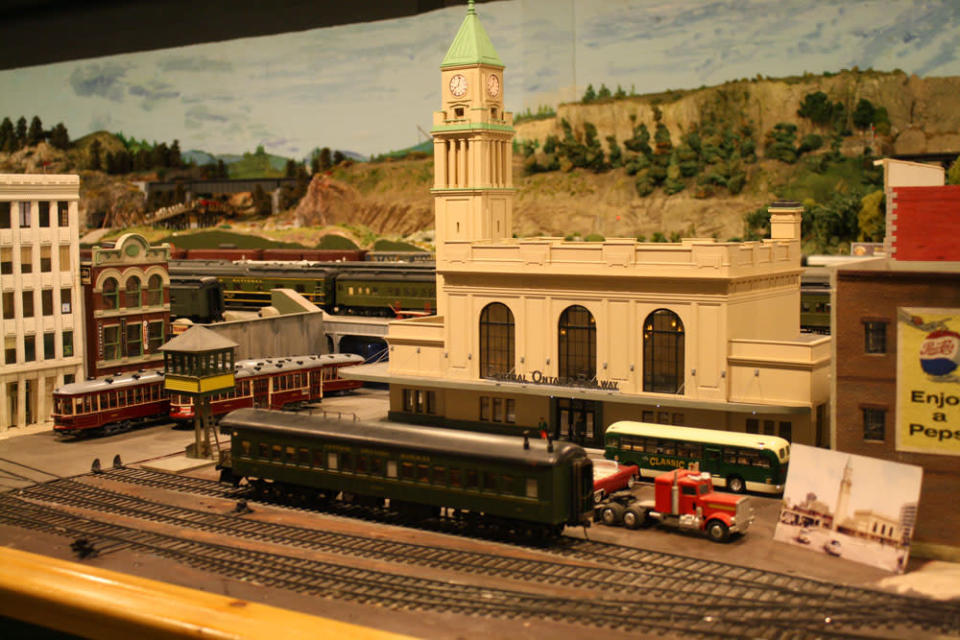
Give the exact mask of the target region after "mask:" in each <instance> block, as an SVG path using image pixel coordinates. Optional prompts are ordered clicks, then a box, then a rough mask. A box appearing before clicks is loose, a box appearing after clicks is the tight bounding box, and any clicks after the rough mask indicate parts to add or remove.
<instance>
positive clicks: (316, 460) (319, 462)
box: [313, 449, 323, 469]
mask: <svg viewBox="0 0 960 640" xmlns="http://www.w3.org/2000/svg"><path fill="white" fill-rule="evenodd" d="M313 466H315V467H318V468H320V469H323V450H321V449H317V450H316V451H314V452H313Z"/></svg>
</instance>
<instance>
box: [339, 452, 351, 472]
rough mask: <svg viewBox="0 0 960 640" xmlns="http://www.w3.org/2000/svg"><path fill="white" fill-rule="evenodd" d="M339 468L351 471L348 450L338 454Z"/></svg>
mask: <svg viewBox="0 0 960 640" xmlns="http://www.w3.org/2000/svg"><path fill="white" fill-rule="evenodd" d="M340 470H341V471H353V459H352V456H351V455H350V452H349V451H344V452H343V453H341V454H340Z"/></svg>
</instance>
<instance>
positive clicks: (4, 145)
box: [0, 118, 17, 153]
mask: <svg viewBox="0 0 960 640" xmlns="http://www.w3.org/2000/svg"><path fill="white" fill-rule="evenodd" d="M16 143H17V135H16V133H15V132H14V130H13V122H11V120H10V118H4V119H3V122H2V123H0V151H5V152H8V153H9V152H10V151H13V148H14V145H16Z"/></svg>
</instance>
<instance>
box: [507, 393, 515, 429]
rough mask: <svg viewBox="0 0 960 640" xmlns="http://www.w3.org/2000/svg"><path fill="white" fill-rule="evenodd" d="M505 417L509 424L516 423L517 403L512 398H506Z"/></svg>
mask: <svg viewBox="0 0 960 640" xmlns="http://www.w3.org/2000/svg"><path fill="white" fill-rule="evenodd" d="M506 404H507V415H506V421H507V422H508V423H510V424H513V423H514V422H516V421H517V401H516V400H514V399H513V398H507V403H506Z"/></svg>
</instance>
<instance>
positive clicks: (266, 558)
mask: <svg viewBox="0 0 960 640" xmlns="http://www.w3.org/2000/svg"><path fill="white" fill-rule="evenodd" d="M0 522H3V523H8V524H15V525H17V526H21V527H27V528H30V529H37V530H44V531H48V532H51V533H56V534H59V535H64V536H70V537H81V538H84V539H87V540H91V539H92V540H95V542H96V544H97V545H106V546H110V547H113V548H121V547H126V548H129V549H131V550H134V551H139V552H145V553H152V554H156V555H159V556H162V557H166V558H170V559H172V560H175V561H177V562H180V563H183V564H186V565H189V566H192V567H194V568H197V569H201V570H206V571H210V572H213V573H217V574H219V575H224V576H228V577H232V578H236V579H240V580H245V581H248V582H254V583H256V584H262V585H264V586H269V587H276V588H282V589H288V590H292V591H295V592H298V593H304V594H308V595H318V596H324V597H328V598H335V599H343V600H353V601H357V602H361V603H370V604H377V605H379V606H384V607H390V608H396V609H410V610H430V611H441V612H455V613H459V614H465V615H478V616H489V617H498V618H506V619H548V620H557V621H561V622H568V623H574V624H580V625H587V626H592V627H606V628H617V629H623V630H627V631H637V630H640V629H642V630H643V631H645V632H654V633H658V634H661V635H663V634H668V635H678V636H682V637H701V638H742V637H757V638H760V637H762V638H770V639H771V640H776V639H780V638H783V639H787V638H790V639H794V638H797V639H801V638H855V637H877V636H876V634H875V633H866V634H864V633H862V631H858V630H857V629H855V628H851V626H850V625H849V624H848V623H847V622H845V621H844V619H843V618H842V617H839V618H836V619H834V620H832V621H829V620H824V617H823V613H822V611H821V610H820V609H817V608H810V607H808V606H805V605H800V606H791V607H789V610H787V611H785V610H782V609H781V608H778V607H776V606H772V605H775V603H772V602H767V603H759V604H747V605H743V604H741V605H739V606H733V607H731V606H730V605H729V603H720V602H716V603H713V604H704V603H697V604H691V603H690V600H689V598H688V596H687V593H686V592H685V591H684V590H682V589H675V590H674V591H672V592H671V593H673V594H676V595H672V596H671V597H670V598H668V599H666V600H662V599H661V600H651V599H650V598H649V597H648V595H649V594H641V595H640V596H638V597H635V598H630V599H619V600H618V599H583V598H570V597H556V596H550V595H536V594H531V593H525V592H522V591H517V590H508V589H496V588H484V587H475V586H470V585H464V584H459V583H451V582H446V581H437V580H430V579H424V578H417V577H410V576H404V575H399V574H395V573H388V572H382V571H372V570H367V569H360V568H355V567H345V566H340V565H335V564H331V563H326V562H320V561H316V560H310V559H304V558H299V557H293V556H287V555H282V554H275V553H267V552H262V551H254V550H249V549H243V548H238V547H232V546H228V545H224V544H215V543H209V542H202V541H197V540H192V539H184V538H180V537H175V536H169V535H165V534H161V533H155V532H150V531H144V530H143V529H138V528H131V527H126V526H123V525H118V524H114V523H108V522H99V521H94V520H90V519H88V518H84V517H80V516H74V515H71V514H67V513H65V512H63V511H60V510H57V509H54V508H51V507H48V506H45V505H37V504H33V503H31V502H28V501H25V500H22V499H20V498H18V497H17V496H13V495H10V494H7V495H4V496H0ZM811 604H812V603H811ZM873 614H874V616H873V620H874V622H875V621H876V619H877V617H878V616H879V614H880V612H873ZM901 631H902V630H897V631H896V632H895V633H891V634H885V635H888V637H903V634H902V632H901Z"/></svg>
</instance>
